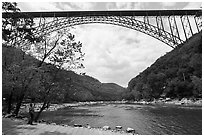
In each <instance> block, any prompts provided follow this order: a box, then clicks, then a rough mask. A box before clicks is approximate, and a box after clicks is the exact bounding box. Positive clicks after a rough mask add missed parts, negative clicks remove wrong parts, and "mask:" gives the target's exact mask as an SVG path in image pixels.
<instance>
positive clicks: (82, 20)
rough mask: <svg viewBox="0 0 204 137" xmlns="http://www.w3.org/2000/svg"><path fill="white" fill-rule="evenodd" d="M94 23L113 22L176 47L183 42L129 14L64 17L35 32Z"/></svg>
mask: <svg viewBox="0 0 204 137" xmlns="http://www.w3.org/2000/svg"><path fill="white" fill-rule="evenodd" d="M92 23H102V24H112V25H117V26H122V27H126V28H129V29H133V30H136V31H139V32H142V33H144V34H147V35H149V36H151V37H153V38H156V39H158V40H160V41H162V42H163V43H165V44H167V45H168V46H170V47H172V48H175V47H176V46H177V45H178V44H180V43H183V41H182V40H181V39H180V38H179V37H177V36H174V35H172V34H171V33H169V32H167V31H165V30H164V29H163V30H162V29H159V28H158V27H157V26H154V25H151V24H149V23H145V22H143V21H140V20H136V19H134V18H132V17H127V16H85V17H68V18H66V17H64V18H60V19H55V20H53V21H50V22H47V23H44V24H40V25H39V26H37V27H36V30H35V32H34V34H36V35H46V34H48V33H51V32H54V31H56V30H59V29H63V28H66V27H72V26H75V25H81V24H92Z"/></svg>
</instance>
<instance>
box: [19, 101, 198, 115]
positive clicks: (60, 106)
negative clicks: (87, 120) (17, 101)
mask: <svg viewBox="0 0 204 137" xmlns="http://www.w3.org/2000/svg"><path fill="white" fill-rule="evenodd" d="M98 104H136V105H168V106H184V107H202V99H198V100H195V101H193V100H192V99H187V98H183V99H181V100H178V99H171V100H170V99H168V98H167V99H157V100H156V99H155V100H154V101H145V100H141V101H124V100H123V101H86V102H76V103H61V104H50V107H49V108H48V109H45V110H43V111H57V110H58V109H63V108H67V107H70V108H71V107H78V106H84V105H98ZM28 106H29V104H28V103H27V104H23V106H22V107H21V110H20V112H28V108H29V107H28ZM41 106H42V103H35V112H38V111H39V110H40V107H41Z"/></svg>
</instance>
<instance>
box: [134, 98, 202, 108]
mask: <svg viewBox="0 0 204 137" xmlns="http://www.w3.org/2000/svg"><path fill="white" fill-rule="evenodd" d="M134 103H139V104H152V105H154V104H161V105H162V104H166V105H181V106H202V99H187V98H183V99H181V100H179V99H170V98H160V99H155V100H153V101H144V100H141V101H134Z"/></svg>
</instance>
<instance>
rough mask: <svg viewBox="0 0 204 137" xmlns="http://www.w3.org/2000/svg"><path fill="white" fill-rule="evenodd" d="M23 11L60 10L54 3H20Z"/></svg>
mask: <svg viewBox="0 0 204 137" xmlns="http://www.w3.org/2000/svg"><path fill="white" fill-rule="evenodd" d="M18 6H19V7H20V9H21V11H59V10H61V9H60V8H57V6H56V5H55V4H54V3H52V2H32V3H29V2H18Z"/></svg>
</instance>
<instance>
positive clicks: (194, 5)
mask: <svg viewBox="0 0 204 137" xmlns="http://www.w3.org/2000/svg"><path fill="white" fill-rule="evenodd" d="M201 7H202V2H189V3H188V4H187V5H186V6H185V7H184V8H183V9H201Z"/></svg>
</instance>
